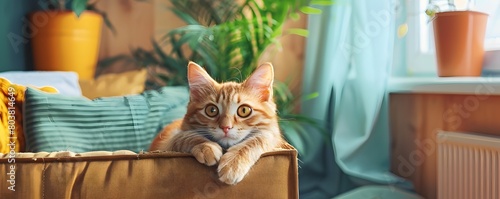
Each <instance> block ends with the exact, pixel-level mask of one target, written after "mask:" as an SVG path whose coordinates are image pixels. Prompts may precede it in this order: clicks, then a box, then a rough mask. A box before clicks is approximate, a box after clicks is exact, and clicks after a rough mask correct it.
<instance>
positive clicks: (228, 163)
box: [217, 152, 252, 185]
mask: <svg viewBox="0 0 500 199" xmlns="http://www.w3.org/2000/svg"><path fill="white" fill-rule="evenodd" d="M251 167H252V164H251V163H250V161H248V160H247V159H245V158H244V157H241V156H239V155H237V154H236V153H233V152H227V153H226V154H224V155H223V156H222V157H221V160H220V162H219V167H218V168H217V172H218V173H219V180H220V181H222V182H224V183H226V184H229V185H235V184H237V183H238V182H240V181H241V180H243V178H244V177H245V175H246V174H247V173H248V171H249V170H250V168H251Z"/></svg>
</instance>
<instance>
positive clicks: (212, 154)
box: [167, 131, 222, 166]
mask: <svg viewBox="0 0 500 199" xmlns="http://www.w3.org/2000/svg"><path fill="white" fill-rule="evenodd" d="M167 148H168V149H170V150H172V151H178V152H184V153H191V154H193V156H194V157H195V158H196V160H198V162H200V163H202V164H205V165H208V166H213V165H215V164H217V162H219V160H220V158H221V156H222V147H221V146H220V145H219V144H217V143H216V142H212V141H210V140H209V139H207V138H205V137H203V136H201V135H199V134H196V133H192V132H189V131H186V132H181V133H179V134H177V135H175V136H174V139H172V141H171V142H170V143H169V146H168V147H167Z"/></svg>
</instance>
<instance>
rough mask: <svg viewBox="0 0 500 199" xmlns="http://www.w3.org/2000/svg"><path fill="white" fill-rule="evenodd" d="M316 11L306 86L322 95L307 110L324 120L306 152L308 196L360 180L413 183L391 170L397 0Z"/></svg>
mask: <svg viewBox="0 0 500 199" xmlns="http://www.w3.org/2000/svg"><path fill="white" fill-rule="evenodd" d="M335 2H336V3H335V4H334V5H332V6H327V7H325V8H324V9H323V14H321V15H315V16H310V18H309V23H308V24H309V27H308V28H309V33H310V34H309V36H308V39H307V47H306V61H305V66H304V82H303V92H304V93H306V94H307V93H311V92H319V94H320V96H319V97H318V98H316V99H314V100H310V101H306V102H304V103H303V104H302V112H303V113H304V114H307V115H308V116H311V117H314V118H316V119H318V120H319V121H322V122H323V125H324V127H325V128H326V129H327V133H328V134H329V135H330V136H331V140H324V139H323V137H322V136H321V135H320V133H317V132H311V136H312V137H313V140H315V142H314V143H309V144H308V145H307V149H308V152H309V153H308V155H307V156H306V157H301V161H302V164H301V168H300V169H299V178H300V192H301V198H329V197H332V196H334V195H337V194H339V193H341V192H344V191H346V190H349V189H351V188H353V187H356V186H361V185H365V184H391V185H400V186H403V187H407V188H408V187H411V185H410V184H409V183H407V182H406V181H404V180H403V179H400V178H398V177H397V176H395V175H393V174H392V173H390V172H389V166H390V164H389V146H390V143H389V128H388V110H387V104H388V103H387V101H386V99H387V94H386V88H387V82H388V78H389V77H390V70H391V68H392V59H393V52H394V40H395V36H396V34H395V10H396V7H395V6H396V1H393V0H377V1H373V0H337V1H335Z"/></svg>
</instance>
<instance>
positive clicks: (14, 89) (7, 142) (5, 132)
mask: <svg viewBox="0 0 500 199" xmlns="http://www.w3.org/2000/svg"><path fill="white" fill-rule="evenodd" d="M25 90H26V87H25V86H21V85H16V84H12V83H11V82H10V81H9V80H7V79H5V78H1V77H0V100H1V101H0V153H9V152H10V151H11V149H14V151H15V152H20V151H23V150H24V147H25V140H24V133H23V119H22V111H23V110H22V109H23V103H24V91H25ZM39 90H42V91H45V92H49V93H57V90H56V89H55V88H52V87H42V88H39Z"/></svg>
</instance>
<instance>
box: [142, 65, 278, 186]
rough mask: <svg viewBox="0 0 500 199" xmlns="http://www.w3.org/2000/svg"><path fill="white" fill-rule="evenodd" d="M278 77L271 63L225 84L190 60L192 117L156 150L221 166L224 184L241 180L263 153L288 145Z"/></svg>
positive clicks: (173, 127) (168, 132) (161, 138)
mask: <svg viewBox="0 0 500 199" xmlns="http://www.w3.org/2000/svg"><path fill="white" fill-rule="evenodd" d="M273 78H274V72H273V66H272V65H271V64H269V63H266V64H263V65H261V66H259V67H258V68H257V69H256V70H255V71H254V72H253V74H252V75H251V76H250V77H249V78H248V79H247V80H245V81H244V82H243V83H241V84H240V83H235V82H226V83H221V84H220V83H217V82H216V81H215V80H213V79H212V78H211V77H210V76H209V75H208V74H207V72H206V71H205V70H204V69H203V68H201V67H200V66H198V65H197V64H195V63H194V62H190V63H189V65H188V81H189V88H190V101H189V104H188V107H187V113H186V115H185V116H184V119H182V120H177V121H174V122H173V123H171V124H169V125H168V126H166V127H165V128H164V129H163V131H162V132H161V133H160V134H158V136H157V137H156V138H155V139H154V140H153V142H152V144H151V147H150V151H153V150H167V151H178V152H185V153H191V154H193V155H194V157H195V158H196V160H198V162H200V163H203V164H206V165H208V166H212V165H215V164H217V163H218V167H217V171H218V173H219V180H221V181H222V182H225V183H227V184H236V183H238V182H240V181H241V180H242V179H243V177H244V176H245V175H246V174H247V173H248V171H249V170H250V168H251V167H252V166H253V165H254V163H255V162H257V160H258V159H259V157H260V156H261V155H262V154H263V153H265V152H268V151H271V150H273V149H274V148H276V147H279V146H280V145H281V144H283V143H284V141H283V139H282V137H281V134H280V130H279V126H278V118H277V116H276V104H275V103H274V102H273ZM224 151H225V153H224Z"/></svg>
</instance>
